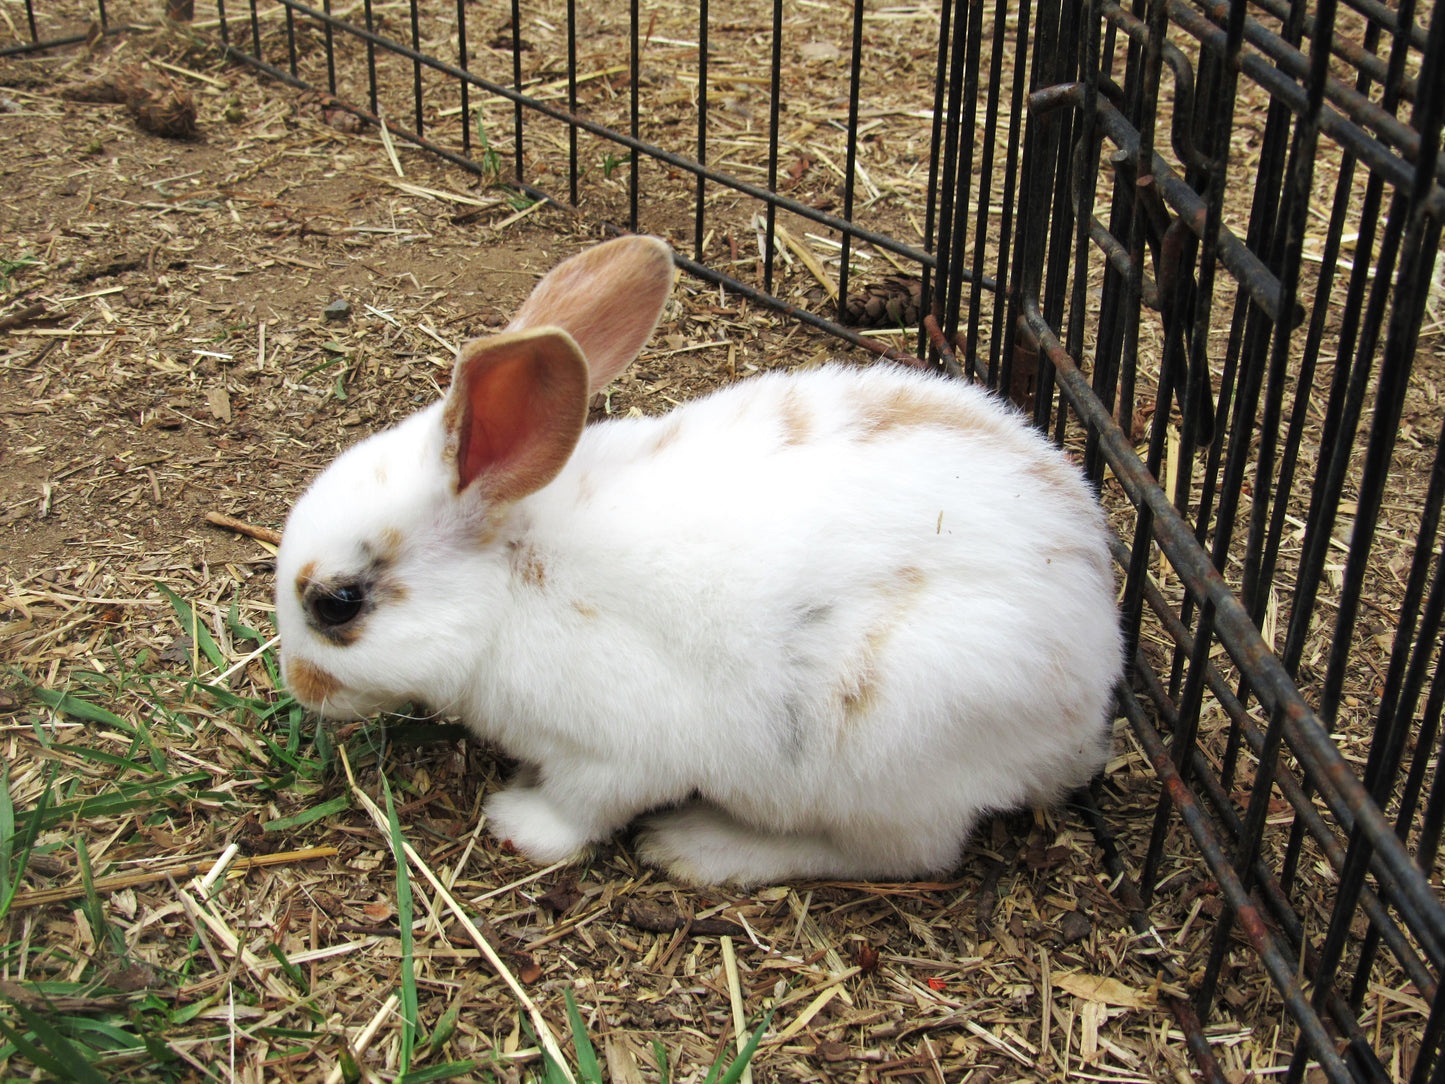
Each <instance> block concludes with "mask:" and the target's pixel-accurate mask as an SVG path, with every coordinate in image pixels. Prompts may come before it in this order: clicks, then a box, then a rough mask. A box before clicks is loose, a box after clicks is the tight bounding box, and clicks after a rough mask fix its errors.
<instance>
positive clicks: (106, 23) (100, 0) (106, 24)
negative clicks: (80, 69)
mask: <svg viewBox="0 0 1445 1084" xmlns="http://www.w3.org/2000/svg"><path fill="white" fill-rule="evenodd" d="M95 6H96V11H97V13H98V14H99V15H100V28H101V30H107V29H109V28H110V19H109V18H108V17H107V16H106V13H105V0H96V3H95ZM34 25H35V24H34V22H32V23H31V28H32V29H33V28H34ZM257 55H258V56H259V55H260V54H259V53H258V54H257Z"/></svg>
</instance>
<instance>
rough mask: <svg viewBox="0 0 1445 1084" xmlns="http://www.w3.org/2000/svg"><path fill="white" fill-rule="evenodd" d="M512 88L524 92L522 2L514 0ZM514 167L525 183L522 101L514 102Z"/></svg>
mask: <svg viewBox="0 0 1445 1084" xmlns="http://www.w3.org/2000/svg"><path fill="white" fill-rule="evenodd" d="M512 89H513V90H515V91H516V92H517V93H518V94H521V93H522V4H521V0H512ZM512 167H513V171H514V172H515V174H516V179H517V183H518V184H523V183H524V182H525V179H526V171H525V170H524V169H523V168H522V103H521V102H520V101H518V102H514V103H513V108H512Z"/></svg>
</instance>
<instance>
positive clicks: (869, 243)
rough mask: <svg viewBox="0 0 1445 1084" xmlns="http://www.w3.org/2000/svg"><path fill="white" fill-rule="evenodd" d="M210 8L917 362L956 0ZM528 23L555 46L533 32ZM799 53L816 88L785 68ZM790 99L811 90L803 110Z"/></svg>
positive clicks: (254, 37) (833, 326)
mask: <svg viewBox="0 0 1445 1084" xmlns="http://www.w3.org/2000/svg"><path fill="white" fill-rule="evenodd" d="M213 10H214V13H215V17H214V18H209V17H205V18H203V17H202V16H201V14H200V13H198V15H197V21H196V26H197V27H198V28H201V29H205V30H210V31H214V32H216V33H217V35H218V36H219V38H220V39H221V41H222V42H223V43H224V46H225V48H226V49H227V51H228V52H229V53H230V55H232V56H233V57H234V58H236V59H239V60H242V61H244V62H245V63H248V64H251V65H253V66H255V67H257V68H259V69H261V70H263V71H265V72H267V73H268V74H270V75H271V76H273V77H275V78H278V79H281V80H283V81H285V82H287V83H290V84H292V85H295V86H299V87H303V88H306V89H310V90H315V91H319V92H321V93H323V94H325V95H327V96H328V98H329V99H330V101H331V103H332V104H333V105H335V106H337V107H340V108H344V109H347V110H349V111H351V112H353V113H355V114H356V115H358V116H359V117H361V118H362V119H363V120H365V121H367V122H370V123H372V124H380V123H385V125H386V127H387V131H388V132H389V133H390V134H393V135H395V136H397V137H399V138H402V139H406V140H409V141H411V142H414V143H416V144H418V145H420V146H423V147H425V148H427V149H429V150H431V151H433V152H435V153H437V154H439V155H440V156H442V157H444V158H446V159H448V160H450V161H452V162H453V163H455V164H457V165H459V166H461V167H462V168H464V169H467V170H469V171H471V172H473V173H475V174H477V175H479V176H482V177H483V178H486V179H489V180H492V181H495V182H498V183H499V184H501V185H504V186H505V187H506V188H507V189H509V190H511V191H513V192H514V193H516V195H517V197H518V198H519V200H532V199H548V200H552V201H555V202H558V203H562V204H566V205H571V206H575V207H577V208H579V209H580V210H582V211H583V212H584V213H586V214H587V215H588V217H589V218H591V219H593V220H594V221H601V222H603V223H606V224H608V225H609V226H611V227H612V228H614V229H627V230H638V229H642V230H651V231H652V232H658V233H665V234H667V235H669V236H670V237H671V238H672V239H673V241H674V244H675V247H676V248H677V249H678V252H679V262H680V263H681V265H682V266H683V267H684V269H686V270H687V271H689V272H691V273H693V274H695V275H698V276H699V277H702V278H704V279H706V280H708V281H711V282H714V283H717V284H719V285H723V286H726V287H727V288H728V289H730V290H734V291H736V292H738V293H741V294H743V295H744V296H747V297H750V298H752V299H754V300H757V301H759V302H762V303H765V304H769V305H771V306H772V307H774V308H777V309H779V310H780V311H783V312H785V313H787V314H788V315H790V316H792V317H794V318H796V319H799V320H802V321H805V322H807V323H809V324H813V325H814V326H818V327H821V328H823V329H825V330H827V331H829V332H830V333H832V334H834V335H837V336H839V337H840V338H843V339H845V340H847V341H850V342H853V343H855V344H859V345H867V346H868V347H869V348H870V349H873V350H875V351H876V352H878V353H882V354H886V355H891V356H901V357H903V358H905V359H909V358H911V357H912V355H913V354H914V353H916V352H918V351H920V350H921V349H922V342H923V338H922V335H923V331H922V317H923V315H924V314H926V313H927V311H928V309H929V302H930V296H929V289H930V285H931V279H932V276H933V271H934V269H935V267H936V266H937V258H936V257H935V255H934V249H935V244H934V237H935V236H936V234H937V232H938V220H939V208H938V207H937V206H935V199H934V196H935V193H937V192H940V191H945V189H946V186H943V187H941V186H940V183H939V178H940V174H939V172H938V163H936V162H933V160H932V155H931V151H932V148H933V147H934V146H936V145H938V144H939V143H940V140H941V136H940V131H941V129H942V127H943V126H942V123H941V119H940V118H941V115H942V114H941V113H940V112H939V110H938V108H937V98H938V95H940V94H942V93H943V92H944V88H945V84H944V82H943V80H942V78H936V76H935V71H934V68H933V60H934V48H933V42H934V40H935V34H937V33H938V32H939V30H940V25H939V22H938V20H939V19H940V18H941V19H942V24H941V29H942V36H941V37H940V38H939V39H938V40H942V41H944V42H946V41H948V33H947V30H948V23H949V19H950V17H951V15H952V11H951V8H948V7H945V8H944V9H943V11H942V14H941V16H940V13H939V11H938V10H937V9H932V8H918V9H908V10H907V11H903V12H894V11H892V10H891V9H885V10H884V11H881V12H879V11H871V10H870V9H869V6H868V5H867V4H865V3H864V2H863V0H855V2H854V3H853V4H852V5H851V6H845V5H836V6H835V5H824V4H812V5H809V6H807V7H806V8H797V9H795V8H794V6H793V5H791V4H790V5H788V7H787V8H786V9H785V6H784V5H783V3H782V2H781V0H775V2H774V4H773V5H772V7H771V10H770V11H769V10H767V9H759V8H758V7H757V5H751V4H745V3H742V2H741V0H731V2H726V0H698V2H697V4H696V6H695V7H689V6H686V5H684V6H678V7H671V6H670V7H669V8H668V9H667V11H665V12H658V11H641V10H639V7H638V5H637V4H636V3H635V2H634V3H632V4H631V5H630V7H629V6H627V5H624V4H620V3H608V4H594V5H587V6H585V7H581V8H579V6H578V5H577V4H576V3H575V2H574V0H573V2H569V0H554V2H549V3H544V4H538V3H532V4H528V5H525V7H524V6H523V5H522V4H521V2H520V0H513V2H512V3H511V4H510V6H508V5H477V4H474V3H473V4H468V3H466V2H465V0H462V2H460V3H457V4H455V5H453V4H450V3H444V2H437V3H423V2H421V0H407V2H402V3H383V2H381V0H358V2H352V3H346V4H344V5H343V4H341V3H339V2H337V0H323V2H321V3H320V5H319V6H312V5H309V4H306V3H301V2H299V0H282V2H281V3H266V4H262V3H259V2H252V3H250V4H249V6H245V5H241V4H237V3H236V2H235V0H231V3H230V4H229V5H228V4H227V2H226V0H216V3H215V6H214V9H213ZM895 24H896V25H895ZM760 25H761V26H763V27H766V29H767V32H766V34H765V35H761V36H760V35H759V34H758V33H757V29H758V27H759V26H760ZM540 34H545V35H546V36H547V39H548V40H547V41H546V42H545V48H544V47H543V43H539V42H538V41H536V40H535V39H534V38H529V35H540ZM833 41H844V42H848V43H850V48H849V49H841V48H837V47H835V46H832V45H831V44H828V43H831V42H833ZM599 42H606V43H607V45H608V52H607V53H606V59H605V61H599V60H598V49H599ZM920 46H922V47H920ZM810 50H813V51H811V52H810ZM559 53H560V57H559V55H558V54H559ZM800 58H802V60H803V61H804V62H805V63H807V65H808V73H807V74H808V80H809V81H808V85H807V86H805V87H801V88H800V87H798V86H789V87H786V88H785V87H783V86H782V81H783V80H784V78H785V77H795V73H796V69H797V67H798V65H799V62H800ZM868 66H882V67H886V68H887V69H888V70H889V71H894V72H898V73H900V75H902V76H903V77H904V78H905V80H906V81H905V82H904V83H903V84H902V86H903V87H904V88H906V92H905V94H904V98H906V104H896V103H895V105H894V106H892V107H891V108H890V109H889V110H887V111H886V117H885V116H879V115H877V113H878V112H879V111H873V113H874V115H871V116H870V115H869V113H870V110H869V108H868V106H867V103H865V102H862V101H861V100H860V81H861V76H862V74H863V72H864V70H865V67H868ZM959 70H962V69H961V68H960V69H959ZM785 73H787V75H786V76H785ZM939 74H940V76H941V74H942V70H941V69H940V73H939ZM789 100H793V101H797V100H805V101H808V102H812V103H817V104H818V105H819V106H820V107H821V108H819V109H817V110H816V111H810V112H809V113H808V114H807V115H804V116H797V115H796V113H794V114H790V113H789V112H788V106H787V105H786V104H785V103H786V102H787V101H789ZM680 116H685V119H682V120H680V119H679V117H680ZM885 124H886V137H887V138H888V139H889V140H890V141H891V142H892V143H894V144H895V145H896V144H898V143H900V142H901V143H903V144H905V149H904V151H903V154H902V157H904V158H905V159H907V160H908V161H909V163H910V165H909V170H908V176H907V177H905V178H887V179H886V182H885V184H884V185H883V186H880V184H878V183H875V181H874V180H873V178H872V177H871V176H870V174H869V171H868V168H867V166H866V164H865V162H864V161H863V159H864V157H865V153H864V145H865V144H866V143H867V141H868V140H869V139H877V138H880V133H879V132H877V131H876V129H878V128H879V127H880V126H882V125H885ZM870 133H871V135H870ZM805 135H806V147H805V139H804V136H805ZM880 180H885V179H883V178H880ZM899 185H902V186H904V187H907V188H908V189H909V193H908V199H907V200H906V201H904V200H900V199H899V198H896V197H897V192H896V188H897V186H899ZM951 196H952V193H951V192H946V193H945V199H948V198H951ZM904 202H906V203H907V205H908V207H907V211H906V213H905V212H904V211H903V210H901V209H900V208H901V205H902V204H903V203H904ZM802 267H806V268H807V272H808V277H810V278H811V279H812V280H815V281H816V284H817V285H818V286H819V287H821V288H820V289H819V290H817V291H815V292H817V293H818V294H819V296H818V297H816V298H811V297H809V298H804V297H801V296H793V293H792V292H790V291H785V290H784V289H782V288H780V283H779V282H778V281H776V280H777V279H778V278H779V276H782V275H784V274H785V273H788V274H791V273H794V272H798V273H801V272H799V269H800V268H802ZM754 269H756V270H755V271H754ZM956 272H957V274H958V275H959V276H961V280H962V281H967V280H969V279H970V278H971V276H972V274H973V271H972V269H971V268H969V267H964V266H962V265H959V266H958V267H957V268H956ZM890 276H891V279H890V282H889V284H888V286H887V288H886V289H884V288H881V287H880V286H879V283H880V281H881V280H883V279H885V278H890ZM860 278H861V280H862V281H861V282H860ZM987 285H988V286H989V287H992V285H993V283H992V280H989V281H988V282H987ZM890 290H891V294H890V293H889V292H888V291H890ZM870 301H874V302H875V304H874V305H873V308H872V309H871V310H870V309H869V307H868V302H870ZM859 327H863V328H865V330H867V331H868V334H862V333H860V331H859V330H858V328H859ZM904 332H911V334H912V335H913V336H915V338H914V341H913V342H912V343H910V342H909V340H908V337H907V336H906V335H904V334H903V333H904ZM880 334H881V335H882V336H883V338H884V340H885V341H880V339H879V335H880Z"/></svg>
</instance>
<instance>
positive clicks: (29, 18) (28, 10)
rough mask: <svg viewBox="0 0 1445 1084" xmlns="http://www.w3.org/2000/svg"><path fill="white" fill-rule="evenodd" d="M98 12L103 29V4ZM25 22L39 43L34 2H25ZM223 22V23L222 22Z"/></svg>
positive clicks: (31, 37)
mask: <svg viewBox="0 0 1445 1084" xmlns="http://www.w3.org/2000/svg"><path fill="white" fill-rule="evenodd" d="M100 11H101V24H100V25H101V26H102V27H104V26H105V15H104V13H105V5H104V4H101V5H100ZM25 21H26V22H27V23H28V24H29V25H30V40H31V41H32V42H35V41H39V40H40V30H39V28H38V27H37V26H36V25H35V0H25ZM223 21H224V20H223Z"/></svg>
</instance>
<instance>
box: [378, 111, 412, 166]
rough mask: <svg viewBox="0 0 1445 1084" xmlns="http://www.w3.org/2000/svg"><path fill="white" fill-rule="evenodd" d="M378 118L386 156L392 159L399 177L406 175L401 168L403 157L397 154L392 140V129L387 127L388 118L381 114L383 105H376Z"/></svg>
mask: <svg viewBox="0 0 1445 1084" xmlns="http://www.w3.org/2000/svg"><path fill="white" fill-rule="evenodd" d="M376 119H377V121H378V122H379V123H378V124H377V128H378V129H380V131H381V145H382V146H383V147H385V148H386V156H387V158H389V159H390V160H391V168H392V169H394V170H396V175H397V176H398V177H405V176H406V173H405V172H404V171H403V170H402V168H401V159H399V158H398V157H397V156H396V146H395V145H394V144H393V143H392V141H391V130H390V128H388V127H387V123H386V118H385V117H384V116H382V114H381V106H379V105H378V106H377V107H376Z"/></svg>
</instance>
